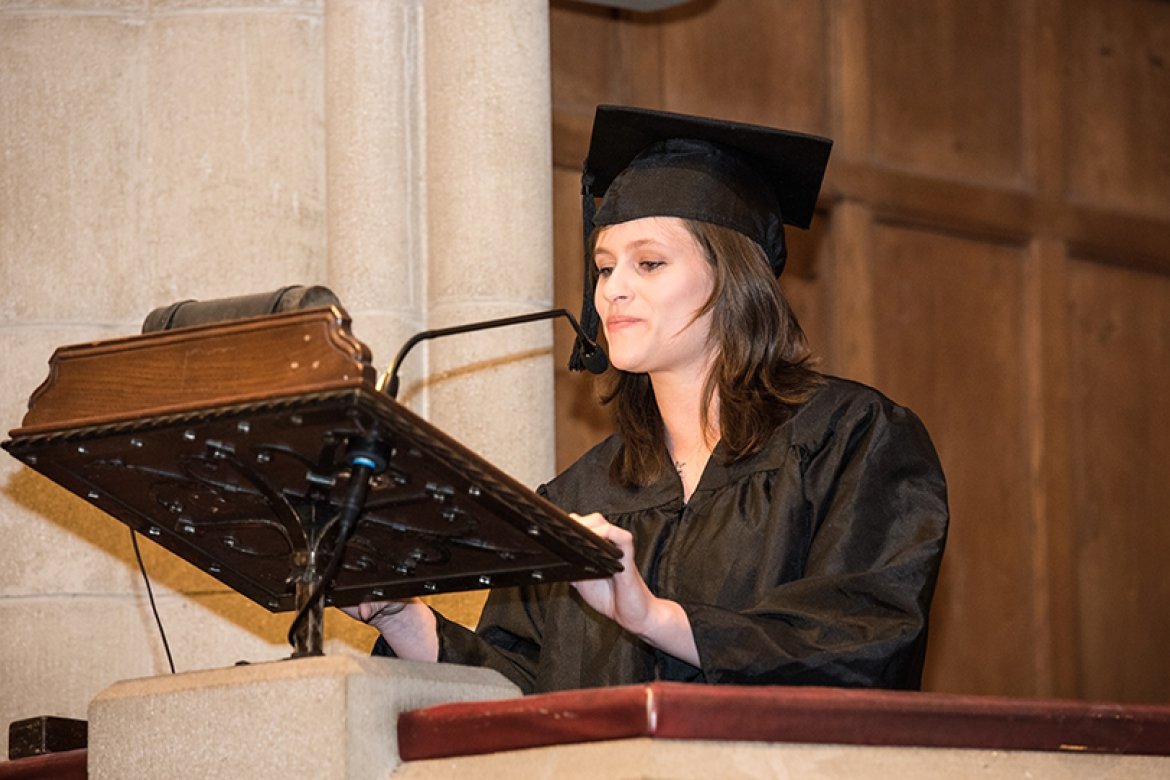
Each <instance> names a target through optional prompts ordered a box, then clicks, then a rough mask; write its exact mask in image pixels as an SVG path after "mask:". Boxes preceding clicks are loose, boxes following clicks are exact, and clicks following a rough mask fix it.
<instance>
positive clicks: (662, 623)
mask: <svg viewBox="0 0 1170 780" xmlns="http://www.w3.org/2000/svg"><path fill="white" fill-rule="evenodd" d="M569 516H570V517H572V518H573V519H574V520H576V521H577V522H578V523H580V524H581V525H583V526H585V527H586V528H588V529H589V530H590V531H592V532H593V533H595V534H597V535H598V536H600V537H601V538H602V539H608V540H609V541H611V542H613V543H614V544H615V545H617V548H618V549H619V550H621V552H622V557H621V563H622V570H621V571H620V572H618V573H616V574H614V575H612V576H610V577H606V578H604V579H595V580H579V581H577V582H574V583H572V585H573V587H574V588H575V589H576V590H577V592H578V593H580V594H581V598H583V599H584V600H585V603H586V604H588V605H589V606H591V607H592V608H593V609H595V610H597V611H598V612H600V613H601V614H603V615H605V616H606V617H608V618H610V619H611V620H613V621H614V622H615V623H617V624H618V625H619V626H621V627H622V628H624V629H625V630H626V631H629V632H630V633H632V634H635V635H637V636H638V637H640V638H641V639H643V640H644V641H646V642H648V643H650V644H651V645H653V646H654V647H657V648H658V649H659V650H662V651H663V652H666V653H670V654H671V655H673V656H674V657H676V658H679V659H681V660H683V661H686V662H687V663H689V664H691V665H692V666H698V665H699V650H698V647H697V646H696V645H695V636H694V632H693V631H692V630H691V623H690V620H689V619H688V618H687V613H686V611H685V610H683V608H682V605H681V604H679V603H678V602H676V601H670V600H668V599H660V598H658V597H657V596H655V595H654V594H653V593H651V592H650V588H649V587H647V585H646V581H645V580H643V579H642V575H641V573H640V572H639V571H638V567H637V566H636V565H635V563H634V537H633V535H632V534H631V533H630V532H629V531H627V530H626V529H624V528H618V527H617V526H616V525H613V524H612V523H610V522H609V521H607V520H606V519H605V518H604V517H602V516H601V515H600V514H598V513H596V512H594V513H592V514H588V515H577V514H570V515H569Z"/></svg>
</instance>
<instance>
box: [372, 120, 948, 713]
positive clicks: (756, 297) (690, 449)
mask: <svg viewBox="0 0 1170 780" xmlns="http://www.w3.org/2000/svg"><path fill="white" fill-rule="evenodd" d="M828 146H829V144H828V142H827V141H825V140H823V139H816V138H812V137H809V136H800V135H796V134H791V133H785V132H782V131H776V130H770V129H767V128H759V127H754V126H747V125H739V124H731V123H725V122H717V121H714V120H707V119H702V118H698V117H685V116H680V115H675V114H667V113H662V112H651V111H643V110H639V109H624V108H613V107H602V108H600V109H598V115H597V119H596V122H595V125H594V134H593V139H592V142H591V145H590V153H589V159H588V162H587V165H586V174H585V177H584V184H585V187H584V190H585V226H586V234H587V236H588V241H589V245H588V248H589V251H588V252H587V255H588V259H587V264H588V267H589V268H590V269H591V270H590V271H589V272H588V275H589V278H590V281H589V282H588V283H587V284H586V302H585V310H584V313H583V317H582V321H583V324H584V325H585V326H586V327H587V329H588V328H593V329H595V328H596V327H597V324H598V323H600V325H601V326H602V327H603V328H604V333H605V338H606V342H607V344H608V348H609V356H610V363H611V365H612V370H611V372H610V374H609V375H608V382H609V386H608V389H607V392H606V393H605V396H604V397H605V400H606V401H607V402H608V403H611V404H613V405H614V408H615V421H616V425H617V430H618V433H617V434H615V435H614V436H613V437H611V438H609V439H607V440H606V441H604V442H602V443H601V444H599V445H598V446H597V447H595V448H594V449H592V450H591V451H590V452H588V453H587V454H586V455H584V456H583V457H582V458H581V459H580V460H579V461H578V462H577V463H575V464H574V465H573V466H571V467H570V468H569V469H568V470H566V471H565V473H563V474H561V475H560V476H558V477H557V478H556V479H555V480H553V481H552V482H550V483H549V484H548V485H546V486H544V487H543V488H542V489H541V492H542V493H543V494H544V495H545V496H546V497H548V498H549V499H550V500H552V501H553V502H554V503H556V504H558V505H559V506H561V507H564V508H565V509H566V510H568V511H571V512H575V513H577V514H574V515H573V516H574V517H575V518H576V519H577V520H578V521H579V522H581V523H582V524H583V525H585V526H587V527H588V528H590V529H592V530H593V531H594V532H595V533H597V534H598V535H600V536H602V537H604V538H607V539H609V540H611V541H612V542H614V543H615V544H617V545H618V547H619V548H620V549H621V550H622V552H623V565H624V570H623V571H622V572H620V573H619V574H616V575H614V576H612V577H609V578H606V579H600V580H591V581H584V582H576V583H550V584H544V585H540V586H532V587H524V588H511V589H502V590H498V591H495V592H493V593H492V594H491V595H490V596H489V598H488V602H487V604H486V605H485V608H484V612H483V616H482V618H481V621H480V625H479V628H478V629H477V631H476V632H474V633H473V632H470V631H468V630H466V629H464V628H462V627H460V626H458V625H456V624H453V623H451V622H449V621H447V620H446V619H445V618H443V617H442V616H441V615H438V614H437V613H435V612H433V611H431V610H430V609H428V608H427V607H425V606H424V605H422V603H421V602H418V601H417V600H415V601H410V602H405V603H395V604H389V605H387V604H377V603H375V604H363V605H362V606H361V607H360V608H355V609H354V610H352V612H351V614H354V613H356V616H358V617H360V618H362V619H365V620H367V621H368V622H370V623H371V624H373V625H375V626H376V627H377V628H378V629H379V631H380V632H381V634H382V637H381V638H380V639H379V641H378V643H377V645H376V647H375V652H376V653H380V654H396V655H399V656H401V657H407V658H414V659H420V660H441V661H451V662H457V663H465V664H474V665H484V666H489V667H492V668H495V669H498V670H499V671H501V672H502V673H503V674H505V675H506V676H508V677H509V678H511V679H512V680H513V681H515V682H516V683H517V684H518V685H519V686H520V687H521V688H522V689H523V690H524V691H526V692H535V691H548V690H557V689H565V688H579V687H591V686H600V685H618V684H627V683H634V682H641V681H648V680H681V681H696V682H710V683H735V684H804V685H809V684H814V685H842V686H870V687H887V688H916V687H918V686H919V685H920V680H921V672H922V662H923V656H924V653H925V642H926V624H927V615H928V612H929V606H930V600H931V596H932V593H933V589H934V584H935V580H936V578H937V573H938V565H939V560H940V558H941V555H942V550H943V544H944V540H945V536H946V527H947V508H946V494H945V493H946V491H945V484H944V481H943V476H942V472H941V469H940V467H939V464H938V460H937V457H936V455H935V453H934V449H933V447H932V445H931V443H930V440H929V437H928V436H927V434H926V431H925V430H924V428H923V427H922V425H921V423H920V422H919V421H918V419H917V418H916V417H914V415H913V414H912V413H911V412H909V411H908V410H906V409H904V408H902V407H899V406H897V405H896V404H894V403H892V402H891V401H889V400H888V399H886V398H885V397H884V396H882V395H881V394H880V393H878V392H877V391H875V390H873V389H871V388H867V387H864V386H862V385H859V384H856V383H851V382H847V381H844V380H840V379H835V378H831V377H826V376H822V375H819V374H817V373H816V372H815V371H813V370H812V369H811V368H810V367H809V365H808V353H807V350H806V348H805V345H804V337H803V334H802V333H801V331H800V327H799V325H798V324H797V323H796V320H795V318H794V317H793V315H792V313H791V311H790V309H789V308H788V305H787V303H786V301H785V300H784V297H783V295H782V294H781V292H780V288H779V285H778V283H777V277H778V276H779V274H780V272H781V271H782V270H783V266H784V261H785V257H786V249H785V245H784V238H783V225H784V224H785V223H787V224H795V225H799V226H801V227H806V226H807V225H808V222H809V220H810V219H811V216H812V210H813V207H814V206H815V202H816V196H817V192H818V190H819V187H820V182H821V178H822V176H823V171H824V165H825V162H826V161H827V156H828ZM594 196H603V200H602V201H601V205H600V207H599V208H598V209H597V210H596V213H594V209H593V205H594V204H593V200H594Z"/></svg>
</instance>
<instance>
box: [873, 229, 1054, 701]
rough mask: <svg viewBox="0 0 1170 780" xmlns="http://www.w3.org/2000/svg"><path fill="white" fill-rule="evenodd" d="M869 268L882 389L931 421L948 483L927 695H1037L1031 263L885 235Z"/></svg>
mask: <svg viewBox="0 0 1170 780" xmlns="http://www.w3.org/2000/svg"><path fill="white" fill-rule="evenodd" d="M872 257H873V271H872V274H873V286H874V298H875V301H876V302H877V304H876V305H875V322H874V331H875V334H874V342H875V350H874V351H875V353H876V356H877V357H876V362H877V366H876V371H877V376H876V380H875V381H876V383H877V385H878V387H879V388H880V389H882V390H883V391H884V392H885V393H886V394H887V395H889V396H890V397H891V398H893V399H894V400H896V401H898V402H899V403H903V404H905V405H907V406H909V407H910V408H912V409H913V410H914V411H915V412H917V413H918V415H919V416H920V417H921V418H922V420H923V421H924V422H925V423H926V426H927V428H928V429H929V430H930V432H931V436H932V437H933V439H934V442H935V446H936V447H937V448H938V450H939V455H940V457H941V459H942V462H943V466H944V469H945V471H946V474H947V481H948V492H949V498H950V506H951V518H952V521H951V531H950V537H949V540H948V553H947V555H946V558H945V562H944V567H943V575H942V581H941V584H940V588H939V591H938V594H937V597H936V601H935V609H934V613H933V620H932V625H931V630H932V634H931V642H930V660H929V663H928V666H927V669H928V679H927V687H928V688H930V689H934V690H946V691H960V692H970V693H993V692H994V693H1009V694H1015V695H1031V694H1034V693H1035V691H1036V683H1035V680H1034V674H1033V663H1032V658H1033V655H1034V652H1033V648H1032V647H1031V645H1030V643H1031V642H1032V641H1033V637H1034V634H1035V632H1034V631H1033V623H1034V621H1035V605H1034V604H1033V601H1032V553H1031V548H1032V533H1033V531H1032V520H1033V518H1032V517H1031V516H1030V503H1029V497H1028V492H1027V482H1026V479H1025V478H1024V477H1025V475H1026V474H1027V471H1028V462H1027V452H1028V446H1027V435H1028V434H1027V431H1028V426H1027V424H1026V421H1025V420H1024V419H1023V417H1022V414H1023V410H1024V406H1023V404H1022V402H1021V399H1022V398H1023V397H1024V395H1025V393H1026V391H1027V388H1026V387H1025V382H1024V372H1023V364H1022V359H1021V352H1020V347H1019V345H1020V342H1021V340H1022V339H1021V336H1022V327H1023V317H1022V304H1023V300H1024V277H1023V267H1024V259H1025V257H1024V252H1023V251H1022V250H1021V249H1020V248H1017V247H1013V246H1007V245H997V244H989V243H983V242H978V241H974V240H970V239H966V238H960V237H955V236H948V235H943V234H939V233H932V232H926V231H922V230H917V229H910V228H903V227H897V226H893V225H882V224H879V225H878V226H876V227H875V229H874V240H873V250H872ZM973 632H977V633H978V637H979V639H978V641H972V635H973Z"/></svg>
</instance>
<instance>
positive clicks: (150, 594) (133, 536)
mask: <svg viewBox="0 0 1170 780" xmlns="http://www.w3.org/2000/svg"><path fill="white" fill-rule="evenodd" d="M130 543H131V544H133V545H134V558H135V559H136V560H137V561H138V571H140V572H142V581H143V582H145V583H146V596H147V598H149V599H150V611H151V612H153V613H154V622H155V624H156V625H157V626H158V635H159V636H160V637H162V643H163V649H164V650H166V651H167V664H169V665H170V667H171V674H174V673H175V659H174V658H172V657H171V645H170V643H169V642H168V641H167V632H166V629H164V628H163V624H162V618H161V617H159V614H158V606H157V605H156V604H155V603H154V590H153V589H152V588H151V587H150V577H148V576H146V564H144V563H143V562H142V551H141V550H139V549H138V534H137V533H136V532H135V531H134V529H133V528H131V529H130Z"/></svg>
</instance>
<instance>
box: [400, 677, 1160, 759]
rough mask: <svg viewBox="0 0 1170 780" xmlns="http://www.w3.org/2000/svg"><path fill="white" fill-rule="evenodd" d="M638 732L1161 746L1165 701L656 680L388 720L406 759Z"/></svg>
mask: <svg viewBox="0 0 1170 780" xmlns="http://www.w3.org/2000/svg"><path fill="white" fill-rule="evenodd" d="M454 735H458V736H457V738H454V739H453V738H452V737H453V736H454ZM637 737H644V738H645V737H649V738H653V739H686V740H718V741H731V742H796V743H814V744H848V745H887V746H900V747H928V748H974V749H983V750H1038V751H1069V752H1077V753H1122V754H1139V755H1170V706H1163V705H1121V704H1098V703H1087V702H1075V701H1056V700H1025V699H1005V698H997V697H990V696H957V695H950V694H931V693H917V692H908V691H862V690H846V689H839V688H804V687H783V686H724V685H718V686H716V685H694V684H686V683H663V682H659V683H650V684H646V685H633V686H623V687H618V688H597V689H590V690H580V691H563V692H559V693H549V694H542V695H537V696H527V697H521V698H517V699H506V700H500V701H487V702H461V703H456V704H443V705H438V706H435V707H427V708H425V709H421V710H415V711H413V712H407V713H404V714H403V715H401V716H400V717H399V720H398V750H399V754H400V755H401V756H402V758H403V759H404V760H406V761H413V760H420V759H429V758H446V757H451V756H467V755H477V754H484V753H494V752H498V751H502V750H521V749H525V748H534V747H547V746H552V745H565V744H573V743H581V742H598V741H604V740H612V739H630V738H637Z"/></svg>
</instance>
